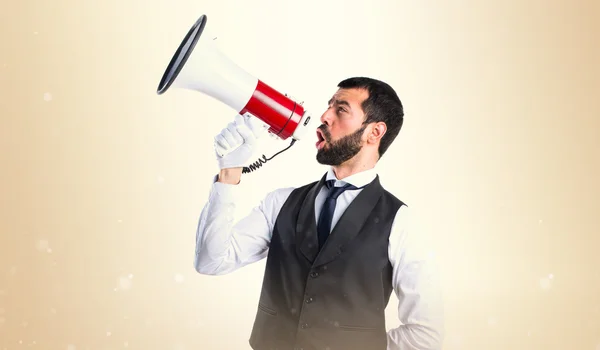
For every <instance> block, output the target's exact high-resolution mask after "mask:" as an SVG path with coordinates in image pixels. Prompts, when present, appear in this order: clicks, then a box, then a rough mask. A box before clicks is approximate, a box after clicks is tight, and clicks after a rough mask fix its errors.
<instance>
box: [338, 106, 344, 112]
mask: <svg viewBox="0 0 600 350" xmlns="http://www.w3.org/2000/svg"><path fill="white" fill-rule="evenodd" d="M337 112H338V113H345V112H346V110H345V109H344V108H343V107H338V109H337Z"/></svg>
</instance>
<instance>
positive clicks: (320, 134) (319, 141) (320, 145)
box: [315, 129, 325, 149]
mask: <svg viewBox="0 0 600 350" xmlns="http://www.w3.org/2000/svg"><path fill="white" fill-rule="evenodd" d="M315 146H316V147H317V149H321V148H323V146H325V137H323V132H322V131H321V130H319V129H317V143H316V144H315Z"/></svg>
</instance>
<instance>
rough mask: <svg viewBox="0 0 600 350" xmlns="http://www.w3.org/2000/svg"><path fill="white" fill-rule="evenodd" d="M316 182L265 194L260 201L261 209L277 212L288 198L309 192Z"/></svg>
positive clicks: (281, 188)
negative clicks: (267, 208)
mask: <svg viewBox="0 0 600 350" xmlns="http://www.w3.org/2000/svg"><path fill="white" fill-rule="evenodd" d="M317 182H318V181H313V182H311V183H307V184H304V185H300V186H287V187H280V188H277V189H274V190H271V191H269V192H267V194H266V195H265V197H264V198H263V200H262V205H263V207H270V208H274V209H275V208H276V209H277V210H278V209H279V208H281V207H283V205H284V204H285V203H286V202H287V200H288V199H289V198H290V196H291V195H292V194H294V193H302V192H307V191H309V190H310V189H311V188H312V187H313V186H314V185H315V184H316V183H317Z"/></svg>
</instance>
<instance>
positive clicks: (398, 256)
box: [388, 206, 444, 350]
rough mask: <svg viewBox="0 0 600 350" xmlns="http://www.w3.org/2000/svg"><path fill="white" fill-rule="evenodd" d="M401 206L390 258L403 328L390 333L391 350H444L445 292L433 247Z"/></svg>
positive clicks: (391, 238)
mask: <svg viewBox="0 0 600 350" xmlns="http://www.w3.org/2000/svg"><path fill="white" fill-rule="evenodd" d="M414 222H415V220H414V218H413V217H411V215H410V212H409V210H408V208H407V207H406V206H402V207H401V208H400V209H399V210H398V213H397V214H396V218H395V220H394V225H393V228H392V232H391V235H390V245H389V256H390V262H391V263H392V265H393V281H392V282H393V285H394V291H395V292H396V296H397V297H398V301H399V303H398V318H399V320H400V323H401V325H400V326H399V327H397V328H393V329H391V330H389V331H388V350H441V349H442V343H443V337H444V321H443V320H444V313H443V300H442V291H441V287H440V285H439V276H438V274H437V266H436V264H435V262H434V260H433V258H434V255H433V253H432V252H433V247H432V245H431V242H430V241H429V240H428V237H427V235H425V234H424V233H423V232H422V231H419V230H418V229H417V226H416V225H415V224H414Z"/></svg>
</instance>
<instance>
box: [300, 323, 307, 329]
mask: <svg viewBox="0 0 600 350" xmlns="http://www.w3.org/2000/svg"><path fill="white" fill-rule="evenodd" d="M300 327H302V329H306V328H308V323H303V324H302V325H301V326H300Z"/></svg>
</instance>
